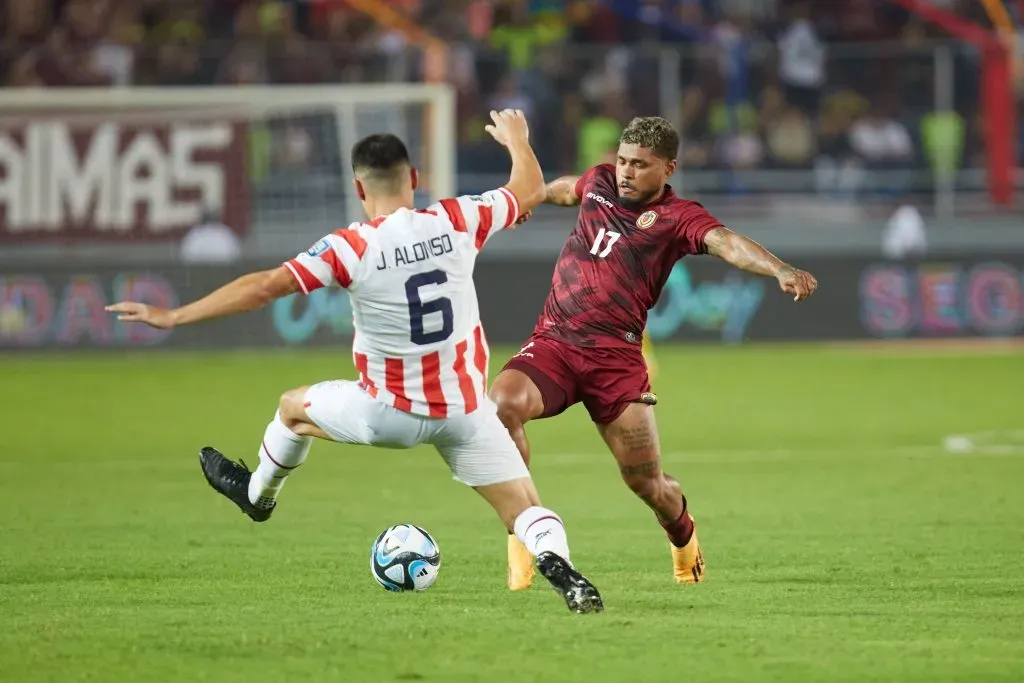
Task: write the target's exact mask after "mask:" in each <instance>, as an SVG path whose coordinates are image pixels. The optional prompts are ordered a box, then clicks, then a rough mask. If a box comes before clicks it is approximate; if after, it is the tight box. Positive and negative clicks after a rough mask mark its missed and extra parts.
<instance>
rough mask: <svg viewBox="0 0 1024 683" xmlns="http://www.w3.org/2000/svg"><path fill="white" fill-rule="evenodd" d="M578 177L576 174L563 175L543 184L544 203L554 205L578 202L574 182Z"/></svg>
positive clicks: (577, 180)
mask: <svg viewBox="0 0 1024 683" xmlns="http://www.w3.org/2000/svg"><path fill="white" fill-rule="evenodd" d="M579 180H580V177H579V176H577V175H564V176H562V177H561V178H555V179H554V180H552V181H551V182H550V183H548V184H547V185H545V186H544V203H545V204H554V205H556V206H576V205H578V204H579V203H580V198H579V195H577V194H576V183H578V182H579Z"/></svg>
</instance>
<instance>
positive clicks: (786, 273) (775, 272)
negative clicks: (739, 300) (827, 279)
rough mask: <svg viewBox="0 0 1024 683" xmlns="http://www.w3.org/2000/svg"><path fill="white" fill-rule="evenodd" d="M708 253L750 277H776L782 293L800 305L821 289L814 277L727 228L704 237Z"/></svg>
mask: <svg viewBox="0 0 1024 683" xmlns="http://www.w3.org/2000/svg"><path fill="white" fill-rule="evenodd" d="M704 252H705V253H707V254H710V255H712V256H717V257H718V258H720V259H722V260H723V261H725V262H726V263H729V264H732V265H734V266H736V267H737V268H739V269H741V270H745V271H747V272H749V273H755V274H757V275H764V276H766V277H774V278H775V279H776V280H778V281H779V287H780V288H781V289H782V291H784V292H786V293H788V294H792V295H793V298H794V299H795V300H796V301H803V300H804V299H806V298H807V297H809V296H810V295H811V294H813V293H814V290H815V289H817V288H818V281H817V280H816V279H815V278H814V276H813V275H811V274H810V273H808V272H806V271H803V270H800V269H799V268H794V267H793V266H791V265H789V264H788V263H785V262H784V261H782V260H781V259H779V258H778V257H777V256H775V254H773V253H771V252H770V251H768V250H767V249H765V248H764V247H762V246H761V245H760V244H758V243H757V242H755V241H754V240H752V239H750V238H749V237H744V236H743V235H739V234H737V233H735V232H733V231H732V230H729V229H728V228H726V227H724V226H719V227H717V228H714V229H712V230H711V231H710V232H708V233H707V234H706V235H705V236H704Z"/></svg>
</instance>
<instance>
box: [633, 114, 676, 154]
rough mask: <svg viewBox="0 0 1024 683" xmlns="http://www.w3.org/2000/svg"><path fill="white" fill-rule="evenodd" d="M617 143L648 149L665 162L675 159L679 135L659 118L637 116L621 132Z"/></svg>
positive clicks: (669, 124) (666, 122) (670, 125)
mask: <svg viewBox="0 0 1024 683" xmlns="http://www.w3.org/2000/svg"><path fill="white" fill-rule="evenodd" d="M619 141H620V142H624V143H626V144H627V145H639V146H640V147H648V148H650V149H651V150H653V151H654V154H655V156H658V157H660V158H662V159H665V160H666V161H671V160H673V159H675V158H676V155H677V154H678V153H679V133H677V132H676V129H675V128H673V127H672V124H671V123H669V122H668V121H666V120H665V119H663V118H661V117H660V116H637V117H636V118H634V119H633V120H632V121H630V122H629V125H628V126H626V128H625V129H624V130H623V131H622V137H620V138H619Z"/></svg>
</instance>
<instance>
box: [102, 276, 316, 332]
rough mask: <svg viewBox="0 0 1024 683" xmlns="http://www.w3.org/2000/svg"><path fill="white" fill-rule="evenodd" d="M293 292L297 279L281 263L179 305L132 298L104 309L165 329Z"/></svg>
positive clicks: (248, 307)
mask: <svg viewBox="0 0 1024 683" xmlns="http://www.w3.org/2000/svg"><path fill="white" fill-rule="evenodd" d="M297 291H299V284H298V282H297V281H296V280H295V278H294V277H293V276H292V274H291V273H290V272H289V271H288V269H287V268H285V267H284V266H281V267H279V268H274V269H272V270H263V271H258V272H255V273H249V274H248V275H243V276H242V277H240V278H238V279H237V280H234V281H232V282H229V283H228V284H226V285H224V286H223V287H221V288H220V289H217V290H214V291H213V292H211V293H210V294H207V295H206V296H204V297H203V298H202V299H198V300H196V301H193V302H192V303H190V304H186V305H184V306H181V307H180V308H174V309H166V308H158V307H156V306H149V305H147V304H142V303H138V302H135V301H121V302H119V303H116V304H113V305H111V306H107V311H110V312H111V313H117V314H118V316H117V319H118V320H123V321H125V322H133V323H135V322H137V323H146V324H147V325H149V326H150V327H156V328H159V329H167V328H170V327H174V326H175V325H186V324H188V323H197V322H200V321H203V320H209V319H211V318H220V317H223V316H226V315H233V314H235V313H244V312H245V311H252V310H255V309H257V308H261V307H263V306H266V305H267V304H269V303H270V302H271V301H273V300H274V299H279V298H281V297H284V296H288V295H289V294H294V293H295V292H297Z"/></svg>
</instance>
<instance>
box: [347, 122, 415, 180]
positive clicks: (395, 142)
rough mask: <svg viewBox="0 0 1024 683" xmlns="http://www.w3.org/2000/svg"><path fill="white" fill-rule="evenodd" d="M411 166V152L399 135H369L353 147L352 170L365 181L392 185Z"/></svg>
mask: <svg viewBox="0 0 1024 683" xmlns="http://www.w3.org/2000/svg"><path fill="white" fill-rule="evenodd" d="M409 166H410V163H409V150H407V149H406V148H405V143H404V142H402V140H401V139H400V138H399V137H398V136H397V135H392V134H391V133H376V134H374V135H368V136H366V137H365V138H363V139H362V140H360V141H359V142H357V143H356V144H355V146H353V147H352V170H353V171H354V172H355V174H356V175H357V176H359V177H360V178H361V179H363V180H367V181H370V182H377V183H391V182H394V181H395V180H396V179H397V178H398V177H400V175H401V172H402V171H403V170H405V169H406V168H408V167H409Z"/></svg>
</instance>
